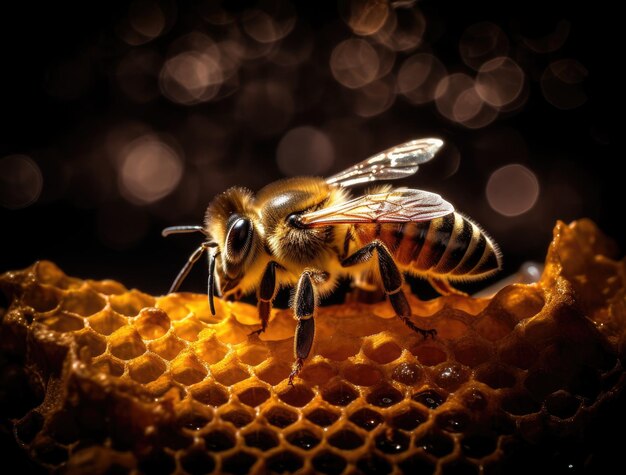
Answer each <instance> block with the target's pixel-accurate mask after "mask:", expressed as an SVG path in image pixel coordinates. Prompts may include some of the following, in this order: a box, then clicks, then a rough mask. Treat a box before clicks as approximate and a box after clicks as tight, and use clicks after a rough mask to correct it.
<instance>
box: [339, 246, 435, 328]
mask: <svg viewBox="0 0 626 475" xmlns="http://www.w3.org/2000/svg"><path fill="white" fill-rule="evenodd" d="M374 251H376V254H377V255H378V270H379V271H380V277H381V280H382V281H383V290H384V291H385V294H387V296H388V297H389V302H390V303H391V306H392V307H393V309H394V311H395V312H396V315H397V316H398V318H400V320H402V322H403V323H404V324H405V325H406V326H407V327H409V328H410V329H411V330H413V331H414V332H417V333H419V334H421V335H422V336H423V337H424V338H427V337H428V336H430V337H432V338H434V337H435V335H436V334H437V330H434V329H430V330H424V329H423V328H419V327H418V326H417V325H415V324H414V323H413V322H412V321H411V319H410V317H411V315H412V312H411V306H410V305H409V302H408V301H407V299H406V295H404V291H403V290H402V284H403V282H404V281H403V279H402V273H401V272H400V269H398V266H397V264H396V263H395V261H394V260H393V257H392V256H391V254H390V253H389V251H388V250H387V247H386V246H385V245H384V244H383V243H382V242H381V241H372V242H371V243H369V244H366V245H365V246H363V247H362V248H361V249H359V250H357V251H355V252H354V254H352V255H351V256H348V257H347V258H345V259H344V260H343V261H341V265H342V266H343V267H350V266H354V265H357V264H361V263H362V262H366V261H369V260H370V259H371V258H372V257H373V255H374Z"/></svg>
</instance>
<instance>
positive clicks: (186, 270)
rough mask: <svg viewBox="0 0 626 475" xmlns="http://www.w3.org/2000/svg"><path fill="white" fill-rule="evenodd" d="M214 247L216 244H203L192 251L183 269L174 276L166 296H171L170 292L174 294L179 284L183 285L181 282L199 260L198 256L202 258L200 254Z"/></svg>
mask: <svg viewBox="0 0 626 475" xmlns="http://www.w3.org/2000/svg"><path fill="white" fill-rule="evenodd" d="M215 246H217V244H216V243H214V242H203V243H202V244H201V245H200V247H198V248H197V249H196V250H195V251H193V253H192V254H191V255H190V256H189V259H187V262H186V263H185V265H184V266H183V268H182V269H181V270H180V272H179V273H178V275H177V276H176V279H174V282H173V283H172V286H171V287H170V290H169V291H168V294H171V293H172V292H176V291H177V290H178V288H179V287H180V284H182V283H183V280H185V278H186V277H187V275H188V274H189V271H190V270H191V268H192V267H193V265H194V264H195V263H196V262H198V259H200V256H202V253H203V252H204V251H206V250H207V249H208V248H209V247H215ZM214 267H215V265H214Z"/></svg>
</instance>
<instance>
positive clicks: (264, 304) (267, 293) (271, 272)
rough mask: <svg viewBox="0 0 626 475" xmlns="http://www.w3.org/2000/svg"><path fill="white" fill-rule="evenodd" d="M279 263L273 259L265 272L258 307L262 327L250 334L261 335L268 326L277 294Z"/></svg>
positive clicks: (260, 287) (258, 294)
mask: <svg viewBox="0 0 626 475" xmlns="http://www.w3.org/2000/svg"><path fill="white" fill-rule="evenodd" d="M277 266H278V264H276V262H274V261H271V262H270V263H269V264H268V265H267V267H266V268H265V272H263V277H262V278H261V285H260V286H259V291H258V293H257V301H258V303H257V308H258V309H259V319H260V320H261V328H260V329H258V330H255V331H253V332H252V333H250V335H255V334H256V335H259V334H261V333H263V332H264V331H265V329H266V328H267V322H268V320H269V318H270V312H271V310H272V301H273V300H274V297H275V296H276V291H277V289H276V267H277Z"/></svg>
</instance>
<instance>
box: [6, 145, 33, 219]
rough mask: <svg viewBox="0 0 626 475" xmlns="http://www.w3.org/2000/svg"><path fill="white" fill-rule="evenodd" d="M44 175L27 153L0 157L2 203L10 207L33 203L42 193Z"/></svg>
mask: <svg viewBox="0 0 626 475" xmlns="http://www.w3.org/2000/svg"><path fill="white" fill-rule="evenodd" d="M42 188H43V176H42V174H41V170H40V169H39V166H38V165H37V164H36V163H35V161H34V160H33V159H32V158H30V157H29V156H27V155H7V156H6V157H3V158H0V205H2V206H3V207H5V208H9V209H19V208H25V207H27V206H29V205H32V204H33V203H34V202H35V201H37V199H38V198H39V195H40V194H41V189H42Z"/></svg>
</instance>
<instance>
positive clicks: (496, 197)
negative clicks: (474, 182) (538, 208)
mask: <svg viewBox="0 0 626 475" xmlns="http://www.w3.org/2000/svg"><path fill="white" fill-rule="evenodd" d="M486 193H487V201H488V202H489V206H491V207H492V208H493V209H494V210H495V211H497V212H498V213H500V214H502V215H504V216H519V215H520V214H524V213H526V212H527V211H530V209H532V207H533V206H534V205H535V203H536V202H537V199H538V198H539V181H538V180H537V177H536V176H535V174H534V173H533V172H532V171H530V170H529V169H528V168H526V167H525V166H523V165H519V164H517V163H514V164H510V165H505V166H503V167H502V168H499V169H498V170H496V171H495V172H493V173H492V174H491V176H490V177H489V181H488V182H487V190H486Z"/></svg>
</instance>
